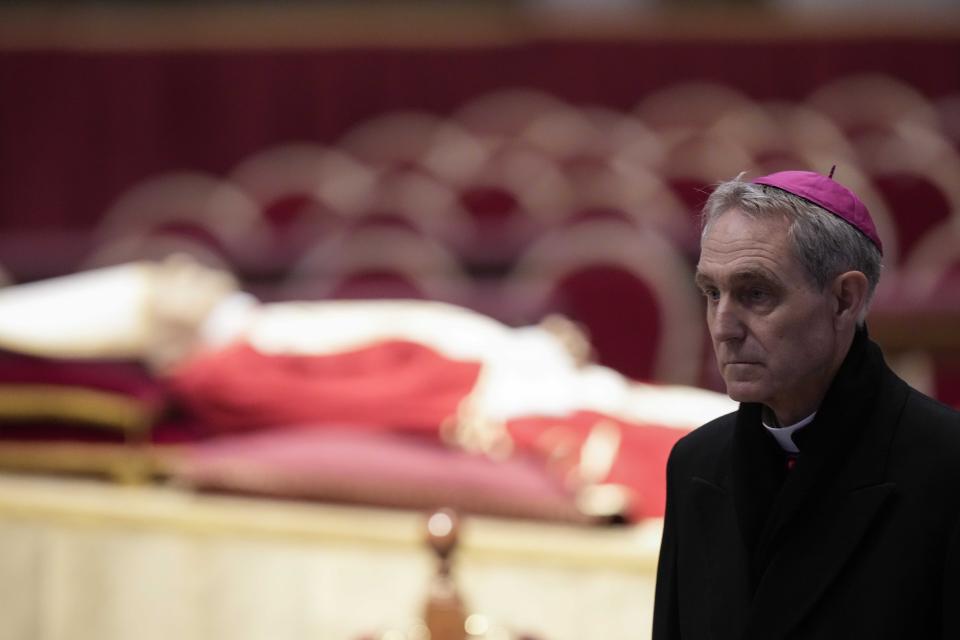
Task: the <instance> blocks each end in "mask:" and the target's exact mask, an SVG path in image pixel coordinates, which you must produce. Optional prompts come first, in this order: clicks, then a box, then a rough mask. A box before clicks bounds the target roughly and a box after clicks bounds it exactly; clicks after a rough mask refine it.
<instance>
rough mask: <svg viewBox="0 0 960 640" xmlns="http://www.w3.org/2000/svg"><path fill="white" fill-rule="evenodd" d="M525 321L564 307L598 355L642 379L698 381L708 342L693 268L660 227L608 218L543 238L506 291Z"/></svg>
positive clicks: (614, 366)
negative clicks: (666, 238) (664, 236)
mask: <svg viewBox="0 0 960 640" xmlns="http://www.w3.org/2000/svg"><path fill="white" fill-rule="evenodd" d="M506 295H508V296H510V297H511V299H513V300H515V301H517V307H516V309H517V310H519V309H521V308H524V309H525V314H526V315H527V317H526V318H523V319H522V320H525V321H528V322H529V321H535V320H537V319H538V318H539V317H542V316H544V315H546V314H548V313H562V314H564V315H566V316H568V317H570V318H571V319H573V320H574V321H576V322H579V323H580V324H581V325H583V327H584V328H585V329H586V331H587V333H588V334H589V336H590V340H591V344H592V346H593V348H594V350H595V352H596V357H597V359H598V361H599V362H600V363H601V364H606V365H609V366H611V367H613V368H615V369H617V370H619V371H620V372H622V373H624V374H626V375H628V376H631V377H633V378H637V379H652V380H658V381H663V382H678V383H688V384H694V383H696V382H697V380H698V378H699V374H700V360H701V355H702V349H703V343H704V329H703V326H702V325H703V322H702V319H701V317H700V316H701V307H700V303H699V298H698V295H697V293H696V290H695V288H694V286H693V281H692V271H691V269H690V266H689V264H688V263H686V262H685V261H684V260H683V258H682V257H681V255H680V254H679V253H678V252H677V250H676V249H675V248H674V247H673V245H671V244H670V243H669V242H667V241H666V240H665V239H664V238H663V237H662V236H661V235H660V234H658V233H656V232H654V231H652V230H650V229H643V228H636V227H633V226H630V225H627V224H624V223H619V222H613V221H609V220H603V221H595V222H584V223H582V224H579V225H575V226H571V227H569V228H563V229H558V230H556V231H554V232H553V233H551V234H549V235H547V236H545V237H543V238H542V239H541V240H539V241H538V242H537V243H536V244H534V245H533V246H531V247H530V249H529V250H528V251H527V252H526V254H525V255H524V256H523V258H522V259H521V261H520V262H519V264H518V265H517V268H516V270H515V271H514V273H513V274H512V276H511V280H510V282H509V284H508V287H507V294H506Z"/></svg>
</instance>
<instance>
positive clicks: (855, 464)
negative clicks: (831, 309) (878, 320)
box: [653, 329, 960, 640]
mask: <svg viewBox="0 0 960 640" xmlns="http://www.w3.org/2000/svg"><path fill="white" fill-rule="evenodd" d="M795 441H796V443H797V444H798V446H799V448H800V456H799V460H798V462H797V464H796V466H795V467H794V468H793V469H792V470H790V471H788V470H787V465H786V464H785V457H784V453H783V451H782V450H781V449H780V447H779V445H778V444H777V443H776V442H775V440H774V439H773V438H772V437H771V436H770V434H768V433H767V431H766V430H765V429H764V428H763V426H762V423H761V406H760V405H757V404H748V403H745V404H742V405H741V407H740V409H739V410H738V411H737V412H736V413H732V414H729V415H726V416H723V417H721V418H719V419H717V420H714V421H713V422H710V423H708V424H706V425H704V426H703V427H701V428H700V429H698V430H696V431H694V432H693V433H691V434H690V435H688V436H687V437H685V438H683V439H682V440H681V441H680V442H678V443H677V445H676V446H675V448H674V450H673V452H672V454H671V457H670V461H669V463H668V465H667V509H666V516H665V520H664V534H663V544H662V547H661V552H660V564H659V568H658V575H657V593H656V604H655V612H654V632H653V638H654V640H674V639H683V640H701V639H703V640H706V639H708V638H709V639H716V640H727V639H731V640H732V639H751V640H777V639H779V638H797V639H803V638H810V639H813V638H816V639H817V640H829V639H832V638H845V639H849V638H869V639H871V640H882V639H894V638H897V639H901V638H904V639H905V638H923V639H925V640H929V639H935V638H936V639H941V638H942V639H946V638H951V639H957V638H960V413H957V412H956V411H953V410H952V409H949V408H947V407H945V406H943V405H940V404H938V403H936V402H935V401H933V400H931V399H929V398H927V397H926V396H924V395H922V394H921V393H919V392H917V391H916V390H914V389H911V388H910V387H909V386H908V385H907V384H906V383H905V382H903V381H902V380H900V379H899V378H898V377H897V376H896V375H895V374H894V373H893V372H892V371H890V369H889V368H888V367H887V365H886V364H885V362H884V361H883V356H882V354H881V353H880V349H879V347H877V346H876V345H875V344H874V343H873V342H871V341H870V340H869V338H868V337H867V335H866V330H865V329H861V330H858V332H857V335H856V337H855V338H854V341H853V344H852V346H851V348H850V351H849V353H848V354H847V357H846V359H845V360H844V363H843V365H842V366H841V368H840V370H839V372H838V373H837V376H836V378H835V379H834V381H833V383H832V384H831V386H830V388H829V390H828V391H827V394H826V396H825V397H824V400H823V402H822V404H821V405H820V407H819V409H818V411H817V414H816V417H815V418H814V420H813V422H812V423H811V424H809V425H807V426H806V427H805V428H803V429H802V430H801V431H799V432H798V433H797V434H796V437H795Z"/></svg>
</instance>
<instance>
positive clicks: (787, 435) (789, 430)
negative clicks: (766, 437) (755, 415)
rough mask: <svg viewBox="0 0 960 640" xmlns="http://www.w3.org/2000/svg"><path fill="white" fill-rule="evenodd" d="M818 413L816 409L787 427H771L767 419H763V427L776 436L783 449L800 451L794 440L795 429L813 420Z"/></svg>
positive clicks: (792, 451) (794, 451) (790, 451)
mask: <svg viewBox="0 0 960 640" xmlns="http://www.w3.org/2000/svg"><path fill="white" fill-rule="evenodd" d="M816 415H817V412H816V411H814V412H813V413H811V414H810V415H808V416H807V417H806V418H804V419H803V420H801V421H800V422H795V423H793V424H791V425H789V426H786V427H771V426H770V425H768V424H767V421H766V420H763V428H764V429H766V430H767V431H768V432H769V433H770V435H772V436H773V437H774V439H775V440H776V441H777V444H779V445H780V448H781V449H783V450H784V451H786V452H787V453H800V449H799V448H798V447H797V445H796V443H795V442H794V441H793V434H794V432H795V431H799V430H800V429H802V428H803V427H805V426H807V425H808V424H810V423H811V422H813V419H814V418H815V417H816Z"/></svg>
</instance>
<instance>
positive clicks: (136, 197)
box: [82, 173, 265, 269]
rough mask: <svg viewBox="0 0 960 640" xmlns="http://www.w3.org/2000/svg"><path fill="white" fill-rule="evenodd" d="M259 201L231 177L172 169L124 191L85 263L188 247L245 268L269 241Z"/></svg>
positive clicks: (204, 258)
mask: <svg viewBox="0 0 960 640" xmlns="http://www.w3.org/2000/svg"><path fill="white" fill-rule="evenodd" d="M264 237H265V234H264V227H263V224H262V219H261V218H260V213H259V211H258V208H257V205H256V203H255V202H254V201H253V200H251V199H250V198H249V197H248V196H247V195H246V194H245V193H244V192H243V191H241V190H239V189H237V188H236V187H235V186H234V185H233V184H232V183H230V182H228V181H226V180H220V179H218V178H215V177H212V176H208V175H205V174H201V173H171V174H164V175H161V176H159V177H156V178H152V179H149V180H147V181H144V182H142V183H140V184H138V185H136V186H134V187H133V188H131V189H130V190H128V191H127V192H125V193H124V194H122V195H121V196H120V197H119V198H118V199H117V200H116V201H115V203H114V204H113V206H111V207H110V209H109V211H108V212H107V213H106V215H105V216H104V218H103V220H102V221H101V223H100V224H99V226H98V228H97V230H96V232H95V240H94V249H93V251H92V253H91V254H90V255H89V256H88V257H87V259H86V261H85V262H84V263H83V265H82V267H83V268H92V267H100V266H107V265H111V264H119V263H122V262H129V261H132V260H138V259H154V260H157V259H162V258H165V257H167V256H168V255H170V254H172V253H177V252H180V253H188V254H190V255H192V256H193V257H194V258H197V259H198V260H200V261H201V262H203V263H206V264H209V265H211V266H215V267H219V268H223V267H227V266H229V267H231V268H234V269H242V268H243V266H244V261H245V260H246V259H247V258H248V257H250V256H256V255H259V254H260V253H261V252H262V251H263V250H264V247H265V245H264V244H263V240H264Z"/></svg>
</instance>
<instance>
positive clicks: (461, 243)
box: [448, 145, 571, 271]
mask: <svg viewBox="0 0 960 640" xmlns="http://www.w3.org/2000/svg"><path fill="white" fill-rule="evenodd" d="M450 186H451V187H452V188H453V189H454V190H455V191H456V192H457V194H458V199H459V206H460V209H462V210H463V211H464V212H466V216H467V218H468V219H469V224H467V225H464V226H461V227H460V228H459V229H456V231H455V233H452V234H451V235H450V236H449V239H448V243H449V245H450V246H451V247H452V248H453V250H454V252H455V253H456V254H457V255H459V256H460V257H461V258H462V259H463V260H464V262H465V263H466V264H468V265H470V266H472V267H474V268H476V269H478V270H480V271H488V270H491V269H492V270H502V269H503V268H505V267H507V266H509V265H511V264H512V263H513V261H514V260H515V259H516V257H517V256H518V255H519V253H520V252H521V251H522V250H523V248H524V247H526V246H527V245H528V244H529V242H530V241H531V240H532V239H533V238H534V237H535V236H536V235H537V234H538V233H539V232H540V231H541V230H542V229H543V228H544V227H546V226H548V225H549V224H550V221H551V220H553V219H555V218H556V217H557V213H556V212H558V211H562V210H564V209H565V207H566V205H567V204H568V203H569V202H570V200H571V193H570V187H569V185H568V184H567V182H566V180H565V178H564V176H563V174H562V172H561V171H560V169H559V167H557V165H556V163H554V162H553V161H552V160H551V159H550V158H549V157H547V156H546V155H544V154H542V153H540V152H538V151H536V150H533V149H529V148H525V147H522V146H518V145H505V146H503V147H501V148H500V149H498V150H497V151H496V152H495V153H493V154H491V155H490V157H489V158H488V159H487V161H486V162H485V163H484V164H483V166H481V167H478V168H477V169H476V170H475V171H474V172H473V173H471V174H469V175H462V176H457V178H456V181H454V182H450Z"/></svg>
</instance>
